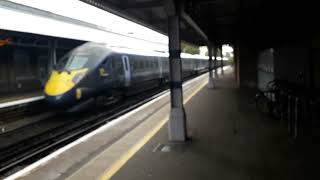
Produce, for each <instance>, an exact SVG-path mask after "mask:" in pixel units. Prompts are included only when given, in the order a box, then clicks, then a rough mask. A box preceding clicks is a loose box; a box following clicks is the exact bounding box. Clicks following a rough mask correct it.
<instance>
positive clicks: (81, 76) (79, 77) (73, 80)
mask: <svg viewBox="0 0 320 180" xmlns="http://www.w3.org/2000/svg"><path fill="white" fill-rule="evenodd" d="M84 75H85V73H78V74H76V75H75V76H74V77H73V78H72V82H73V83H74V84H78V83H79V82H80V81H81V79H82V78H83V77H84Z"/></svg>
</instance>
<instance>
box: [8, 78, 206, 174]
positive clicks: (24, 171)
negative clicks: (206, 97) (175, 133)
mask: <svg viewBox="0 0 320 180" xmlns="http://www.w3.org/2000/svg"><path fill="white" fill-rule="evenodd" d="M207 74H208V73H204V74H203V75H201V76H199V77H196V78H194V79H191V80H189V81H187V82H186V83H184V84H183V87H185V86H188V85H189V84H191V83H192V82H194V81H196V80H199V79H200V78H203V77H204V76H206V75H207ZM160 94H162V95H161V96H159V97H157V98H155V99H153V100H151V101H149V102H147V103H145V104H143V105H141V106H139V107H138V108H136V109H134V110H132V111H130V112H128V113H127V114H124V115H122V116H120V117H118V118H116V119H114V120H113V121H111V122H109V123H108V124H106V125H104V126H101V127H100V128H98V129H96V130H94V131H92V132H91V133H89V134H87V135H84V136H83V137H81V138H79V139H77V140H76V141H74V142H72V143H70V144H68V145H66V146H64V147H62V148H60V149H58V150H56V151H55V152H53V153H52V154H49V155H47V156H46V157H44V158H42V159H40V160H39V161H37V162H34V163H33V164H31V165H29V166H27V167H25V168H24V169H22V170H20V171H18V172H16V173H14V174H12V175H11V176H9V177H7V178H5V179H4V180H14V179H17V178H21V177H23V176H26V175H28V174H30V173H31V172H32V170H35V169H36V168H38V167H40V166H43V165H45V164H46V163H48V162H49V161H50V160H51V159H54V158H56V157H58V156H59V155H60V154H62V153H63V152H65V151H67V150H68V149H71V148H72V147H74V146H76V145H78V144H80V143H82V142H86V141H87V140H89V139H90V138H91V137H93V136H95V135H97V134H99V133H101V132H102V131H105V130H107V129H110V128H112V127H113V126H115V125H117V124H119V123H120V122H121V121H123V120H125V119H126V118H128V117H129V116H130V115H132V114H134V113H136V112H138V111H140V110H142V109H144V108H146V107H147V106H149V105H151V104H152V103H154V102H156V101H158V100H160V99H162V98H164V97H165V96H167V95H169V94H170V91H169V90H166V91H164V92H162V93H160Z"/></svg>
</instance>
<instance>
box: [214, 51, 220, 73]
mask: <svg viewBox="0 0 320 180" xmlns="http://www.w3.org/2000/svg"><path fill="white" fill-rule="evenodd" d="M217 51H218V48H217V47H216V46H214V51H213V56H214V61H213V62H214V63H213V64H214V77H215V78H219V76H218V63H217V55H218V53H217Z"/></svg>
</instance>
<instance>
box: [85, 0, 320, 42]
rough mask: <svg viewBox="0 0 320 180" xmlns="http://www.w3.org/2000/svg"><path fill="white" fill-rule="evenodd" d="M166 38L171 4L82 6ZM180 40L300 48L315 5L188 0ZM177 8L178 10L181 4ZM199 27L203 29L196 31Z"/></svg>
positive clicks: (119, 0) (98, 1) (115, 1)
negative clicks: (105, 13)
mask: <svg viewBox="0 0 320 180" xmlns="http://www.w3.org/2000/svg"><path fill="white" fill-rule="evenodd" d="M81 1H83V2H85V3H88V4H91V5H93V6H96V7H98V8H101V9H104V10H106V11H109V12H111V13H114V14H116V15H119V16H122V17H124V18H126V19H129V20H132V21H134V22H136V23H139V24H142V25H144V26H147V27H149V28H151V29H153V30H156V31H158V32H160V33H163V34H168V26H167V19H168V18H167V11H166V8H168V7H169V8H170V5H172V4H174V3H173V0H81ZM175 2H177V3H182V4H183V12H184V13H185V14H184V17H183V19H182V22H181V38H182V40H185V41H187V42H190V43H193V44H197V45H206V44H207V40H206V39H205V38H204V37H203V35H202V34H201V33H199V29H200V31H202V32H203V33H204V34H205V35H206V36H207V38H208V39H209V40H210V41H214V42H216V43H220V44H222V43H223V44H227V43H234V42H237V41H241V42H246V43H251V44H255V45H261V46H274V45H276V44H281V43H288V42H290V43H292V42H299V43H300V42H301V41H303V40H304V39H306V36H308V35H309V34H310V33H311V32H310V30H309V29H311V28H310V27H311V26H313V25H314V24H315V22H316V21H317V20H316V17H317V15H316V13H317V9H316V8H317V5H315V3H314V2H303V1H286V0H284V1H278V0H184V1H175ZM177 3H176V4H177ZM192 23H195V24H196V25H197V26H198V27H199V29H198V30H195V28H194V24H192Z"/></svg>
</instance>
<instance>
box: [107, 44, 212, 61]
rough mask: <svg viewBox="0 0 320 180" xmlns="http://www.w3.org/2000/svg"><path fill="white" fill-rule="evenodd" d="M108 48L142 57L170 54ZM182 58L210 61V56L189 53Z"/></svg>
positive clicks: (182, 55)
mask: <svg viewBox="0 0 320 180" xmlns="http://www.w3.org/2000/svg"><path fill="white" fill-rule="evenodd" d="M106 46H107V45H106ZM107 47H108V48H110V49H111V50H112V51H113V52H116V53H124V54H132V55H142V56H158V57H169V53H168V52H164V51H152V50H144V49H132V48H126V47H117V46H107ZM181 58H185V59H200V60H208V59H209V57H208V56H203V55H193V54H188V53H181Z"/></svg>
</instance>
